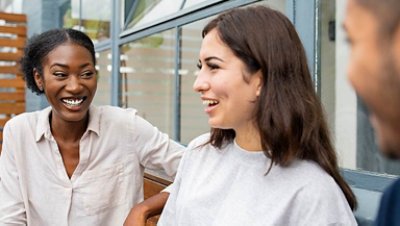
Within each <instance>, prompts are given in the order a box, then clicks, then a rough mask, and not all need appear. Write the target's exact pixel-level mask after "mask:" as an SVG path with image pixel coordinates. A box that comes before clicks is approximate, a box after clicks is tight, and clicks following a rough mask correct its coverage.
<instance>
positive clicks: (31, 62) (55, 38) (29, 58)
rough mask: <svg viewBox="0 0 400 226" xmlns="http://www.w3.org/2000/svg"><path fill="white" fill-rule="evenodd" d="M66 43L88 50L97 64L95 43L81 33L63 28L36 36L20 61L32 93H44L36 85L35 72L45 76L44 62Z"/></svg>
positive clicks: (30, 41) (30, 40)
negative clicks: (53, 51) (52, 52)
mask: <svg viewBox="0 0 400 226" xmlns="http://www.w3.org/2000/svg"><path fill="white" fill-rule="evenodd" d="M66 42H71V43H74V44H77V45H80V46H82V47H84V48H86V49H87V50H88V51H89V52H90V54H91V56H92V60H93V64H94V65H95V64H96V57H95V51H94V45H93V42H92V40H91V39H90V38H89V37H88V36H87V35H86V34H85V33H83V32H81V31H78V30H74V29H70V28H61V29H52V30H49V31H46V32H43V33H41V34H39V35H34V36H33V37H32V38H30V39H29V41H28V43H27V45H26V47H25V48H24V56H23V57H22V58H21V60H20V63H21V70H22V73H23V75H24V79H25V82H26V85H27V87H28V88H29V89H30V90H32V92H34V93H36V94H37V95H40V94H42V93H43V91H42V90H40V89H39V87H37V85H36V82H35V79H34V74H33V70H34V69H36V70H38V72H39V74H40V75H42V76H43V60H44V59H45V58H46V56H47V55H48V54H49V53H50V52H51V51H52V50H54V49H55V48H56V47H58V46H59V45H62V44H64V43H66Z"/></svg>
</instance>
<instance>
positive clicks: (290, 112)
mask: <svg viewBox="0 0 400 226" xmlns="http://www.w3.org/2000/svg"><path fill="white" fill-rule="evenodd" d="M202 36H203V41H202V45H201V49H200V54H199V65H198V67H199V72H198V75H197V79H196V81H195V82H194V85H193V88H194V90H195V91H196V92H198V93H199V94H200V96H201V101H202V102H203V104H204V105H205V113H207V114H208V116H209V120H208V123H209V124H210V126H211V132H210V133H208V134H204V135H201V136H199V137H197V138H196V139H194V140H193V141H192V142H191V143H190V144H189V146H188V150H187V151H186V152H185V153H184V156H183V158H182V160H181V163H180V166H179V169H178V174H177V177H176V178H175V181H174V183H173V185H172V188H171V194H170V196H169V198H168V201H167V204H166V206H165V207H164V210H163V212H162V214H161V218H160V220H159V222H158V225H160V226H166V225H171V226H172V225H173V226H186V225H191V226H196V225H207V226H224V225H227V226H236V225H238V226H243V225H252V226H257V225H260V226H261V225H262V226H265V225H318V226H319V225H346V226H348V225H356V224H357V223H356V220H355V218H354V215H353V212H352V209H354V208H355V207H356V200H355V197H354V194H353V192H352V191H351V189H350V187H349V186H348V185H347V184H346V182H345V181H344V179H343V178H342V176H341V175H340V173H339V169H338V165H337V157H336V153H335V151H334V149H333V147H332V143H331V140H330V134H329V132H328V127H327V122H326V120H325V117H324V114H323V110H322V106H321V103H320V101H319V99H318V97H317V95H316V93H315V91H314V87H313V85H312V81H311V75H310V72H309V70H308V66H307V61H306V56H305V52H304V49H303V46H302V44H301V41H300V39H299V37H298V35H297V33H296V31H295V28H294V26H293V25H292V23H291V22H290V21H289V20H288V19H287V18H286V16H285V15H283V14H282V13H280V12H278V11H275V10H272V9H269V8H267V7H263V6H256V7H249V8H240V9H233V10H230V11H227V12H225V13H223V14H221V15H219V16H218V17H217V18H216V19H213V20H211V21H210V22H209V23H208V24H207V25H206V26H205V28H204V30H203V32H202Z"/></svg>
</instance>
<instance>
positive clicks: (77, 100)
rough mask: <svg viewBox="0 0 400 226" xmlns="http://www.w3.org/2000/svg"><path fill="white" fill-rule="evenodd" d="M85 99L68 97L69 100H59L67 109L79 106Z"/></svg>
mask: <svg viewBox="0 0 400 226" xmlns="http://www.w3.org/2000/svg"><path fill="white" fill-rule="evenodd" d="M85 100H86V97H69V98H61V101H62V102H63V103H64V104H66V105H67V106H69V107H77V106H80V105H81V104H82V103H83V102H84V101H85Z"/></svg>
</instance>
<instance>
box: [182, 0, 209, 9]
mask: <svg viewBox="0 0 400 226" xmlns="http://www.w3.org/2000/svg"><path fill="white" fill-rule="evenodd" d="M205 1H207V0H186V2H185V5H184V7H183V8H189V7H191V6H194V5H197V4H199V3H202V2H205Z"/></svg>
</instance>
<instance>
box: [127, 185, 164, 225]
mask: <svg viewBox="0 0 400 226" xmlns="http://www.w3.org/2000/svg"><path fill="white" fill-rule="evenodd" d="M168 197H169V193H167V192H160V193H158V194H157V195H154V196H152V197H150V198H148V199H146V200H144V201H143V202H141V203H138V204H137V205H136V206H134V207H133V208H132V209H131V211H130V212H129V214H128V217H127V218H126V220H125V223H124V226H145V225H146V221H147V219H148V218H150V217H152V216H155V215H157V214H160V213H161V211H162V209H163V208H164V205H165V203H166V202H167V199H168Z"/></svg>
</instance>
